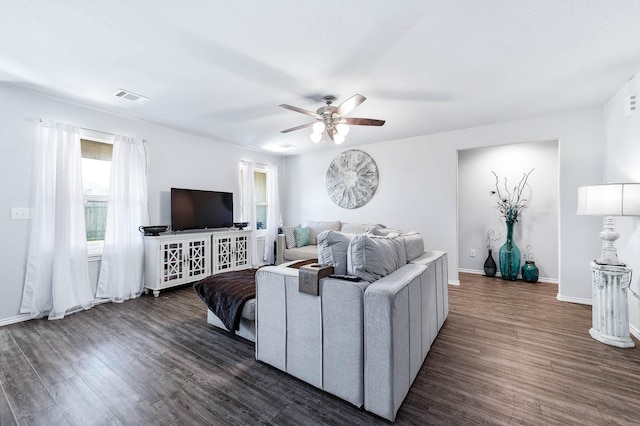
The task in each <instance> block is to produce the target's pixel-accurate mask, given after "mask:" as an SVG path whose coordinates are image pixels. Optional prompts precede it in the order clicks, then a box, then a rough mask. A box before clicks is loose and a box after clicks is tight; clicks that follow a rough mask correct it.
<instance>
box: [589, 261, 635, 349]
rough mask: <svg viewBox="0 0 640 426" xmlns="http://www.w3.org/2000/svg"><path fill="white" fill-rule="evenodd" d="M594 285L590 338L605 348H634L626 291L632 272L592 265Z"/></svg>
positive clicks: (613, 267) (619, 268)
mask: <svg viewBox="0 0 640 426" xmlns="http://www.w3.org/2000/svg"><path fill="white" fill-rule="evenodd" d="M591 277H592V283H593V301H592V306H591V311H592V327H591V330H589V334H590V335H591V337H593V338H594V339H596V340H598V341H600V342H602V343H606V344H607V345H612V346H617V347H620V348H632V347H634V346H635V344H634V343H633V340H631V337H630V336H629V307H628V305H627V288H628V287H629V283H630V281H631V268H627V267H626V266H612V265H598V264H597V263H595V262H591Z"/></svg>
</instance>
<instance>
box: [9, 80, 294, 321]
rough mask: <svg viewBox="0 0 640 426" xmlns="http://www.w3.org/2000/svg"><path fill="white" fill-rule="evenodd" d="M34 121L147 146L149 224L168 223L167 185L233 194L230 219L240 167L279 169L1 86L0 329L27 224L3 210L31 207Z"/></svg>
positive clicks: (21, 261)
mask: <svg viewBox="0 0 640 426" xmlns="http://www.w3.org/2000/svg"><path fill="white" fill-rule="evenodd" d="M134 107H137V106H134ZM36 117H39V118H42V119H45V120H53V121H60V122H65V123H70V124H74V125H77V126H80V127H85V128H89V129H96V130H101V131H105V132H110V133H118V134H123V135H128V136H133V137H136V138H140V139H146V140H147V144H146V147H147V155H148V158H149V169H148V190H149V214H150V219H151V223H152V224H169V223H170V220H171V218H170V211H169V208H170V195H169V191H170V188H171V187H172V186H174V187H182V188H194V189H210V190H220V191H229V192H233V193H234V207H235V208H234V210H235V212H234V214H235V215H236V219H237V218H239V214H240V210H239V209H240V193H239V162H240V160H253V161H256V162H260V163H269V164H277V165H280V164H281V159H280V158H279V157H273V156H270V155H266V154H261V153H258V152H254V151H250V150H246V149H242V148H240V147H238V146H236V145H230V144H226V143H223V142H219V141H215V140H211V139H207V138H203V137H198V136H194V135H190V134H186V133H183V132H179V131H175V130H171V129H168V128H165V127H162V126H158V125H155V124H150V123H145V122H141V121H136V120H130V119H126V118H123V117H119V116H115V115H110V114H106V113H103V112H100V111H96V110H92V109H88V108H83V107H79V106H77V105H73V104H69V103H65V102H61V101H58V100H56V99H52V98H48V97H43V96H40V95H36V94H32V93H29V92H24V91H20V90H16V89H12V88H8V87H5V86H1V85H0V147H1V148H2V157H1V158H2V159H1V160H0V161H1V165H2V166H1V167H0V182H2V184H3V190H2V197H0V230H1V232H2V241H3V244H2V245H0V259H2V262H1V263H0V264H1V265H2V278H1V279H0V280H1V281H0V291H1V292H2V297H0V325H1V324H3V323H8V322H11V321H12V320H14V319H15V318H16V317H17V316H18V314H19V310H20V303H21V300H22V288H23V282H24V272H25V266H26V258H27V245H28V239H29V225H30V221H28V220H11V218H10V209H11V207H29V206H31V195H32V185H31V182H32V176H31V171H32V170H31V169H32V159H33V154H34V153H33V149H32V146H33V141H34V136H35V128H36V123H35V120H34V119H35V118H36ZM97 270H98V264H97V263H95V262H92V264H91V265H90V272H91V275H92V277H93V279H94V280H95V279H97ZM94 285H95V283H94Z"/></svg>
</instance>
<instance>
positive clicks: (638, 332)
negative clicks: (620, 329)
mask: <svg viewBox="0 0 640 426" xmlns="http://www.w3.org/2000/svg"><path fill="white" fill-rule="evenodd" d="M629 331H630V332H631V334H632V335H633V336H634V337H635V338H636V339H638V340H640V330H638V329H637V328H635V327H634V326H633V325H631V324H629Z"/></svg>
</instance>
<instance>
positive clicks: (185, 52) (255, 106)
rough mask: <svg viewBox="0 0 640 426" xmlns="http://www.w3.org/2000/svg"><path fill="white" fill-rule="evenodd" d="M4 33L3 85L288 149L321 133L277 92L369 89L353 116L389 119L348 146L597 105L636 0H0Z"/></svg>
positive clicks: (625, 63) (300, 94) (609, 89)
mask: <svg viewBox="0 0 640 426" xmlns="http://www.w3.org/2000/svg"><path fill="white" fill-rule="evenodd" d="M0 34H1V37H0V81H1V82H2V84H5V85H12V86H18V87H22V88H25V89H28V90H33V91H37V92H40V93H44V94H47V95H52V96H55V97H59V98H62V99H65V100H69V101H71V102H74V103H78V104H82V105H87V106H89V107H93V108H97V109H100V110H103V111H108V112H112V113H116V114H120V115H124V116H128V117H133V118H137V119H141V120H145V121H150V122H154V123H159V124H163V125H166V126H169V127H172V128H176V129H180V130H183V131H186V132H190V133H194V134H198V135H203V136H207V137H211V138H214V139H218V140H222V141H226V142H230V143H234V144H238V145H243V146H248V147H253V148H255V149H260V150H268V151H271V152H274V151H276V152H277V151H279V152H280V153H281V154H283V155H290V154H299V153H301V152H309V151H311V150H314V149H323V146H322V144H320V145H319V146H316V145H314V144H313V143H312V142H311V141H310V140H309V137H308V136H309V133H310V130H309V129H304V130H299V131H296V132H292V133H289V134H281V133H280V130H283V129H286V128H289V127H293V126H297V125H300V124H304V123H307V122H309V121H312V120H313V119H312V118H310V117H308V116H305V115H302V114H298V113H295V112H292V111H288V110H285V109H282V108H279V107H278V105H279V104H281V103H286V104H291V105H295V106H298V107H301V108H305V109H309V110H316V109H317V108H318V107H320V106H322V102H321V98H322V96H323V95H327V94H332V95H335V96H336V97H337V98H338V101H337V103H340V102H341V101H343V100H345V99H346V98H348V97H350V96H351V95H353V94H355V93H360V94H362V95H364V96H366V97H367V98H368V99H367V101H365V102H364V103H363V104H362V105H360V106H359V107H358V108H357V109H356V110H354V111H353V112H352V113H351V114H349V116H353V117H367V118H379V119H384V120H386V124H385V125H384V127H364V126H357V127H356V126H353V127H352V129H351V133H350V134H349V135H348V136H347V140H346V142H345V143H344V144H343V145H342V146H343V147H345V148H347V147H348V146H349V145H352V146H353V145H359V144H365V143H372V142H379V141H386V140H395V139H400V138H405V137H411V136H417V135H424V134H430V133H436V132H441V131H446V130H452V129H460V128H467V127H472V126H479V125H485V124H492V123H497V122H505V121H511V120H517V119H521V118H526V117H532V116H538V115H544V114H552V113H556V112H560V111H566V110H571V109H577V108H584V107H591V106H598V105H603V104H604V103H605V102H606V101H607V100H608V99H610V98H611V97H612V96H613V94H614V93H615V92H616V91H617V90H618V89H619V88H620V87H621V86H622V85H623V84H624V82H625V81H626V80H627V79H629V78H630V77H631V76H633V75H634V74H635V73H636V72H638V71H639V70H640V1H637V0H561V1H560V0H528V1H525V0H450V1H444V0H442V1H425V0H403V1H392V0H387V1H382V0H375V1H374V0H367V1H365V0H360V1H337V0H323V1H299V0H298V1H295V0H286V1H285V0H277V1H276V0H270V1H268V0H247V1H214V0H199V1H198V0H193V1H182V2H178V1H171V2H169V1H158V0H110V1H104V0H84V1H73V0H56V1H51V0H29V1H24V0H2V4H1V5H0ZM118 89H126V90H129V91H132V92H134V93H137V94H141V95H144V96H147V97H149V98H151V99H152V100H151V101H150V102H148V103H145V104H138V103H131V102H129V101H126V100H122V99H119V98H116V97H114V96H112V94H113V93H114V92H115V91H116V90H118ZM45 118H46V117H45ZM285 143H288V144H292V145H295V146H296V148H291V149H288V150H283V149H282V148H280V147H279V145H281V144H285ZM329 146H331V143H330V142H329V143H327V144H326V145H325V147H329Z"/></svg>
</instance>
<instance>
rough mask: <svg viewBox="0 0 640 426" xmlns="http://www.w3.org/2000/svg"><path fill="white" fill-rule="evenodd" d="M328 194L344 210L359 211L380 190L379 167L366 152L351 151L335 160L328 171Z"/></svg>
mask: <svg viewBox="0 0 640 426" xmlns="http://www.w3.org/2000/svg"><path fill="white" fill-rule="evenodd" d="M326 182H327V193H328V194H329V197H330V198H331V200H332V201H333V202H334V203H336V204H337V205H338V206H340V207H342V208H344V209H357V208H358V207H362V206H364V205H365V204H367V203H368V202H369V201H371V199H372V198H373V194H375V193H376V189H377V188H378V166H377V165H376V162H375V161H373V158H371V156H370V155H369V154H367V153H366V152H363V151H360V150H357V149H351V150H349V151H345V152H343V153H342V154H340V155H338V156H337V157H336V158H334V159H333V161H332V162H331V164H330V165H329V169H328V170H327V180H326Z"/></svg>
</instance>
